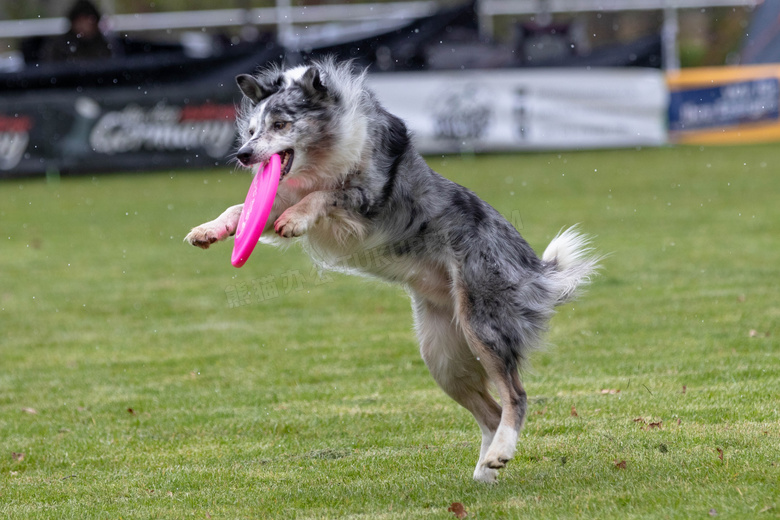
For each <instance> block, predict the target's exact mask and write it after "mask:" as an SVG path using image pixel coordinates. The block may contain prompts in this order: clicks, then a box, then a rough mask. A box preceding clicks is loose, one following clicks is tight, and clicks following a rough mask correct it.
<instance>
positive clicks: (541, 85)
mask: <svg viewBox="0 0 780 520" xmlns="http://www.w3.org/2000/svg"><path fill="white" fill-rule="evenodd" d="M0 45H1V46H2V48H1V49H2V52H0V177H18V176H29V175H44V174H46V175H55V176H56V175H59V174H60V173H81V172H94V171H102V170H105V169H106V159H107V158H111V163H110V169H111V171H132V170H144V169H161V168H187V167H211V166H223V165H227V164H229V163H230V155H231V153H232V150H233V142H234V120H235V110H234V106H235V103H236V102H237V101H238V91H237V89H236V88H235V85H234V83H233V77H234V76H235V75H236V74H239V73H245V72H253V71H255V70H257V68H258V67H262V66H263V65H265V64H268V63H269V62H277V63H284V64H287V65H296V64H300V63H304V62H306V61H307V60H310V59H312V58H317V57H319V56H324V55H331V54H332V55H336V56H337V57H339V58H342V59H354V60H355V62H356V63H357V65H359V66H361V67H366V68H368V70H369V72H370V73H371V74H370V76H369V78H370V82H371V85H372V87H373V88H374V90H375V91H376V92H377V94H378V95H379V97H380V99H381V100H382V101H383V103H384V104H385V105H386V106H387V107H388V108H389V109H390V111H392V112H396V113H398V114H399V115H400V116H401V117H403V118H404V119H405V120H406V121H407V123H408V124H409V126H410V127H411V128H412V130H413V131H414V133H415V136H416V139H417V145H418V147H419V148H420V149H421V151H423V152H426V153H459V152H464V151H467V152H491V151H512V150H539V149H542V150H543V149H582V148H614V147H631V146H659V145H665V144H669V143H677V142H705V143H708V142H718V143H721V142H745V141H767V140H774V139H776V138H777V136H778V135H780V131H778V130H777V119H778V96H779V95H780V94H779V93H780V88H778V78H780V75H779V74H778V72H777V71H776V70H775V65H774V63H776V62H777V61H778V60H780V2H769V1H762V0H477V1H471V2H462V1H455V0H440V1H432V0H413V1H408V2H398V1H392V2H372V3H355V2H349V3H338V2H325V1H314V0H312V1H301V2H297V1H291V0H279V1H278V2H276V3H273V2H257V1H253V0H223V1H221V2H220V1H214V0H209V1H206V0H154V1H151V2H150V1H147V0H91V1H90V0H76V1H74V2H69V3H65V2H62V1H60V0H56V1H55V0H29V1H25V2H16V1H9V0H4V1H3V2H2V3H0Z"/></svg>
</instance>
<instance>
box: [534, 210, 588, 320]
mask: <svg viewBox="0 0 780 520" xmlns="http://www.w3.org/2000/svg"><path fill="white" fill-rule="evenodd" d="M590 243H591V238H590V237H589V236H588V235H584V234H582V233H580V232H579V230H578V228H577V226H576V225H575V226H572V227H570V228H569V229H565V230H562V231H561V232H560V233H558V234H557V235H556V236H555V238H553V239H552V242H550V245H548V246H547V249H545V250H544V254H542V261H544V262H545V264H547V267H548V269H549V270H550V275H549V276H550V278H551V279H552V281H553V284H554V285H555V290H557V291H558V299H557V301H556V305H561V304H563V303H566V302H569V301H571V300H573V299H575V298H576V297H577V293H578V290H579V289H580V288H582V287H583V286H585V285H587V284H589V283H590V278H591V276H593V275H594V274H596V272H597V271H598V270H599V261H600V260H601V259H602V257H599V256H596V255H594V254H593V248H592V247H590Z"/></svg>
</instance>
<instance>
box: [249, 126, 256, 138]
mask: <svg viewBox="0 0 780 520" xmlns="http://www.w3.org/2000/svg"><path fill="white" fill-rule="evenodd" d="M253 135H255V129H254V128H250V129H249V137H252V136H253Z"/></svg>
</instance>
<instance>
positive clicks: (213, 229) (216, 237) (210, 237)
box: [184, 221, 230, 249]
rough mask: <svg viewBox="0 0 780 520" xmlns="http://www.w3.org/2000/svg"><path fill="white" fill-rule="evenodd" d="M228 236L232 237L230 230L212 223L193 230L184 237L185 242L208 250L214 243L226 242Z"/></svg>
mask: <svg viewBox="0 0 780 520" xmlns="http://www.w3.org/2000/svg"><path fill="white" fill-rule="evenodd" d="M228 236H230V230H229V229H228V228H227V227H226V226H224V225H222V224H219V223H217V222H215V221H211V222H206V223H205V224H201V225H200V226H198V227H196V228H193V229H192V231H190V232H189V234H187V236H186V237H184V241H185V242H189V243H190V244H192V245H193V246H196V247H200V248H201V249H208V248H209V246H210V245H211V244H213V243H214V242H218V241H220V240H225V239H226V238H227V237H228Z"/></svg>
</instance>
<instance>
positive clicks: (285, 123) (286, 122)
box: [273, 121, 290, 130]
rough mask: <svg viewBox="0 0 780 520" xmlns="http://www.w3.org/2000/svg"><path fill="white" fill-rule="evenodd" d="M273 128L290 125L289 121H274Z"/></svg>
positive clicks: (282, 127) (281, 128) (283, 127)
mask: <svg viewBox="0 0 780 520" xmlns="http://www.w3.org/2000/svg"><path fill="white" fill-rule="evenodd" d="M273 126H274V130H284V129H286V128H287V127H288V126H290V123H289V121H274V125H273Z"/></svg>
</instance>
